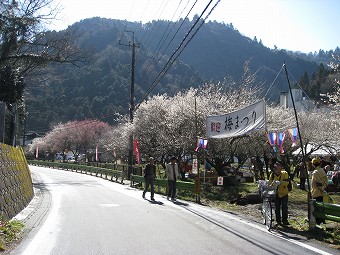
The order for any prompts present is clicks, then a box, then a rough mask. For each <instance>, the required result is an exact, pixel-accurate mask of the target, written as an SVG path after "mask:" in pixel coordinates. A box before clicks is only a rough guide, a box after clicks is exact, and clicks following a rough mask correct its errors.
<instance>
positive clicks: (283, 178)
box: [269, 163, 289, 225]
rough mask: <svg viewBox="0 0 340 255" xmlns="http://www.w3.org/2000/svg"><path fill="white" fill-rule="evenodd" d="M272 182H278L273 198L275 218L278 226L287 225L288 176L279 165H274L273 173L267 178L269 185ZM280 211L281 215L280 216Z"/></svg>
mask: <svg viewBox="0 0 340 255" xmlns="http://www.w3.org/2000/svg"><path fill="white" fill-rule="evenodd" d="M273 181H279V182H280V184H279V186H278V187H277V191H276V197H275V217H276V222H277V224H278V225H281V223H283V225H289V222H288V192H289V191H288V183H289V175H288V173H287V172H286V171H284V170H282V165H281V164H280V163H275V164H274V172H273V173H271V175H270V177H269V184H271V183H272V182H273ZM281 209H282V215H281Z"/></svg>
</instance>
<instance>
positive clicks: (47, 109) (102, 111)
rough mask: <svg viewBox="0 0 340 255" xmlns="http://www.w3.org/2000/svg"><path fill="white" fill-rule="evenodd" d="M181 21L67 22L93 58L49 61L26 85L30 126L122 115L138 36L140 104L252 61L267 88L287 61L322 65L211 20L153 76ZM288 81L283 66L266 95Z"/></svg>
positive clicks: (303, 66) (181, 33) (297, 70)
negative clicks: (64, 62)
mask: <svg viewBox="0 0 340 255" xmlns="http://www.w3.org/2000/svg"><path fill="white" fill-rule="evenodd" d="M180 22H182V21H178V22H177V23H172V22H170V23H169V22H168V21H154V22H152V23H148V24H141V23H130V22H126V21H120V20H109V19H102V18H92V19H86V20H83V21H80V22H78V23H75V24H74V25H73V26H71V27H69V28H68V30H76V31H77V34H78V39H77V40H79V44H80V45H82V47H84V48H89V49H92V52H93V55H92V58H91V61H90V62H89V63H88V64H87V65H85V66H81V67H76V66H72V65H63V66H50V67H49V69H48V70H47V71H46V74H45V76H44V77H45V78H44V79H40V81H39V82H37V81H35V82H34V84H29V86H27V93H26V103H27V109H28V120H27V130H30V131H36V132H45V131H48V130H49V129H50V127H51V126H53V125H55V124H57V123H59V122H66V121H68V120H82V119H85V118H97V119H100V120H102V121H105V122H108V123H110V124H113V123H115V117H116V116H117V114H126V113H128V107H129V96H130V81H131V54H132V47H131V46H132V45H133V42H134V43H135V46H136V47H135V49H136V63H135V85H136V91H135V96H136V103H137V104H138V103H139V102H140V100H141V99H142V98H143V97H144V96H145V92H146V91H148V89H149V88H150V87H154V88H153V89H152V90H151V91H150V93H151V94H157V93H162V94H163V93H167V94H169V95H173V94H174V93H177V92H178V91H181V90H183V89H187V88H190V87H198V86H201V85H203V84H204V83H206V82H210V81H214V82H217V81H221V80H223V79H224V78H230V77H232V78H233V79H234V80H235V81H236V82H237V81H239V80H240V79H241V76H242V73H243V65H244V63H245V61H248V60H250V68H251V70H252V71H253V72H256V76H257V79H258V81H259V83H261V84H262V86H263V91H264V93H266V92H267V90H268V89H269V87H271V84H272V83H273V81H274V80H275V77H276V76H277V74H278V72H279V70H280V69H281V67H282V64H283V63H284V62H285V63H286V65H287V67H288V69H289V70H290V73H291V75H292V76H293V77H295V78H296V79H300V77H302V76H303V75H304V74H307V75H309V76H311V74H312V73H313V72H314V71H316V70H317V68H318V63H316V62H312V61H307V60H306V58H304V59H302V58H300V57H298V56H297V55H292V54H291V53H290V54H288V53H287V52H286V51H285V50H278V49H269V48H267V47H265V46H264V45H263V44H262V42H261V40H257V39H256V38H254V39H250V38H247V37H245V36H243V35H242V34H241V33H240V32H239V31H238V30H237V29H236V28H234V27H233V26H232V24H228V25H226V24H221V23H217V22H209V23H206V24H204V25H203V26H202V28H201V29H200V30H199V31H198V33H197V34H196V35H195V37H194V38H193V39H192V40H191V41H190V43H189V44H188V45H187V46H186V47H185V48H184V51H183V53H182V54H181V55H180V56H179V58H178V59H177V60H176V61H175V62H174V64H173V65H172V66H171V68H169V70H168V71H167V72H166V73H165V75H164V77H162V79H160V82H159V83H158V82H157V83H153V82H154V80H155V79H156V77H157V75H158V74H159V73H160V72H161V71H162V69H163V67H164V66H165V64H166V63H167V61H168V59H169V57H170V56H171V55H172V53H173V52H174V51H175V49H176V48H177V47H178V46H179V45H180V43H181V40H182V39H183V38H184V37H185V35H186V33H187V32H188V30H189V29H190V27H191V26H192V24H193V21H190V20H184V22H183V24H182V25H181V26H180ZM124 30H128V31H134V33H131V32H124ZM51 33H63V31H61V32H55V31H52V32H51ZM132 34H133V35H134V41H132ZM128 45H130V46H128ZM286 87H287V82H286V79H285V76H284V74H283V73H281V74H280V75H279V77H278V79H277V80H275V84H274V85H273V86H272V87H271V89H270V93H268V97H270V98H271V99H272V100H276V99H277V97H278V96H279V94H278V93H279V92H280V91H281V90H285V88H286Z"/></svg>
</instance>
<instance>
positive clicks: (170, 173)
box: [165, 157, 179, 202]
mask: <svg viewBox="0 0 340 255" xmlns="http://www.w3.org/2000/svg"><path fill="white" fill-rule="evenodd" d="M165 173H166V176H167V177H168V196H167V198H168V199H169V197H171V201H173V202H174V201H176V180H177V178H178V177H179V172H178V164H177V163H176V158H175V157H172V158H171V160H170V163H169V164H167V165H166V167H165Z"/></svg>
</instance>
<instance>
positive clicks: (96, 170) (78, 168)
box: [28, 160, 125, 183]
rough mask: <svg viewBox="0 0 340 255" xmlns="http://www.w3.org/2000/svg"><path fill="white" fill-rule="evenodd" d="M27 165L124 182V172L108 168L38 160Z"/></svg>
mask: <svg viewBox="0 0 340 255" xmlns="http://www.w3.org/2000/svg"><path fill="white" fill-rule="evenodd" d="M28 164H31V165H37V166H46V167H50V168H59V169H65V170H67V171H72V172H73V171H75V172H80V173H82V174H90V175H95V176H96V177H101V178H104V179H109V180H111V181H113V178H115V181H116V182H118V179H119V178H120V183H123V181H124V176H125V174H124V171H120V170H115V169H108V168H101V167H96V166H87V165H79V164H70V163H63V162H51V161H40V160H28Z"/></svg>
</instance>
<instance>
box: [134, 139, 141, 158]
mask: <svg viewBox="0 0 340 255" xmlns="http://www.w3.org/2000/svg"><path fill="white" fill-rule="evenodd" d="M133 152H134V154H135V157H136V161H137V163H138V164H140V152H139V143H138V141H137V140H133Z"/></svg>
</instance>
